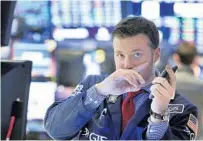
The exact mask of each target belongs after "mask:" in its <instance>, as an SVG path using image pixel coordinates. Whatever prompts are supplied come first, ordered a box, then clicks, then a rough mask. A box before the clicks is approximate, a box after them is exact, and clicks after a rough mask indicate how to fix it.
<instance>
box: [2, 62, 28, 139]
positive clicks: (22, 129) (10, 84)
mask: <svg viewBox="0 0 203 141" xmlns="http://www.w3.org/2000/svg"><path fill="white" fill-rule="evenodd" d="M31 70H32V62H31V61H3V60H2V61H1V140H5V139H6V135H7V132H8V128H9V123H10V118H11V109H12V104H13V102H14V101H15V100H16V99H20V101H21V102H22V108H21V110H19V111H18V112H19V113H20V116H19V118H18V119H16V122H15V124H14V128H13V132H12V134H11V137H10V139H11V140H24V139H25V135H26V134H25V133H26V120H27V105H28V94H29V87H30V81H31Z"/></svg>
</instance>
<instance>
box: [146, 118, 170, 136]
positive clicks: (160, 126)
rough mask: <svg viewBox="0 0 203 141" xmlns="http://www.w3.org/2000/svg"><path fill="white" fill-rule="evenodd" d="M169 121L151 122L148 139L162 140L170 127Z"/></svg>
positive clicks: (147, 134)
mask: <svg viewBox="0 0 203 141" xmlns="http://www.w3.org/2000/svg"><path fill="white" fill-rule="evenodd" d="M168 124H169V123H168V121H164V122H160V123H152V122H149V125H148V128H147V133H146V137H147V139H148V140H160V139H161V138H162V137H163V136H164V134H165V133H166V131H167V129H168Z"/></svg>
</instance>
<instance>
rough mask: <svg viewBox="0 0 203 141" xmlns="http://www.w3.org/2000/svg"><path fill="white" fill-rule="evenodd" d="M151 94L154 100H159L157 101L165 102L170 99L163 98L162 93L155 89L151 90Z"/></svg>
mask: <svg viewBox="0 0 203 141" xmlns="http://www.w3.org/2000/svg"><path fill="white" fill-rule="evenodd" d="M151 94H152V95H153V96H154V98H156V99H159V100H164V101H165V100H166V99H170V98H168V97H166V96H163V95H162V93H160V92H159V91H158V90H157V89H156V88H155V87H152V88H151Z"/></svg>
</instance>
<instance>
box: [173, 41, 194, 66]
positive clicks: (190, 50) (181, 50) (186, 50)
mask: <svg viewBox="0 0 203 141" xmlns="http://www.w3.org/2000/svg"><path fill="white" fill-rule="evenodd" d="M176 53H177V54H178V56H179V57H180V61H181V62H182V63H183V64H185V65H190V64H192V62H193V60H194V58H195V56H196V55H197V49H196V47H195V45H194V44H193V43H190V42H187V41H183V42H182V43H180V45H179V46H178V49H177V52H176Z"/></svg>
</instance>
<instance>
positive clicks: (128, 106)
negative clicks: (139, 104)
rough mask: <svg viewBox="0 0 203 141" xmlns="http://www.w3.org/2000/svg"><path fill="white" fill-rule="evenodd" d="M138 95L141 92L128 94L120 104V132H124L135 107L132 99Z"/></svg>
mask: <svg viewBox="0 0 203 141" xmlns="http://www.w3.org/2000/svg"><path fill="white" fill-rule="evenodd" d="M139 93H141V90H140V91H137V92H129V93H128V96H127V97H126V98H125V99H124V101H123V103H122V131H124V129H125V126H126V125H127V123H128V121H129V120H130V118H131V117H132V116H133V114H134V110H135V106H134V102H133V98H134V97H135V96H136V95H137V94H139Z"/></svg>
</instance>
